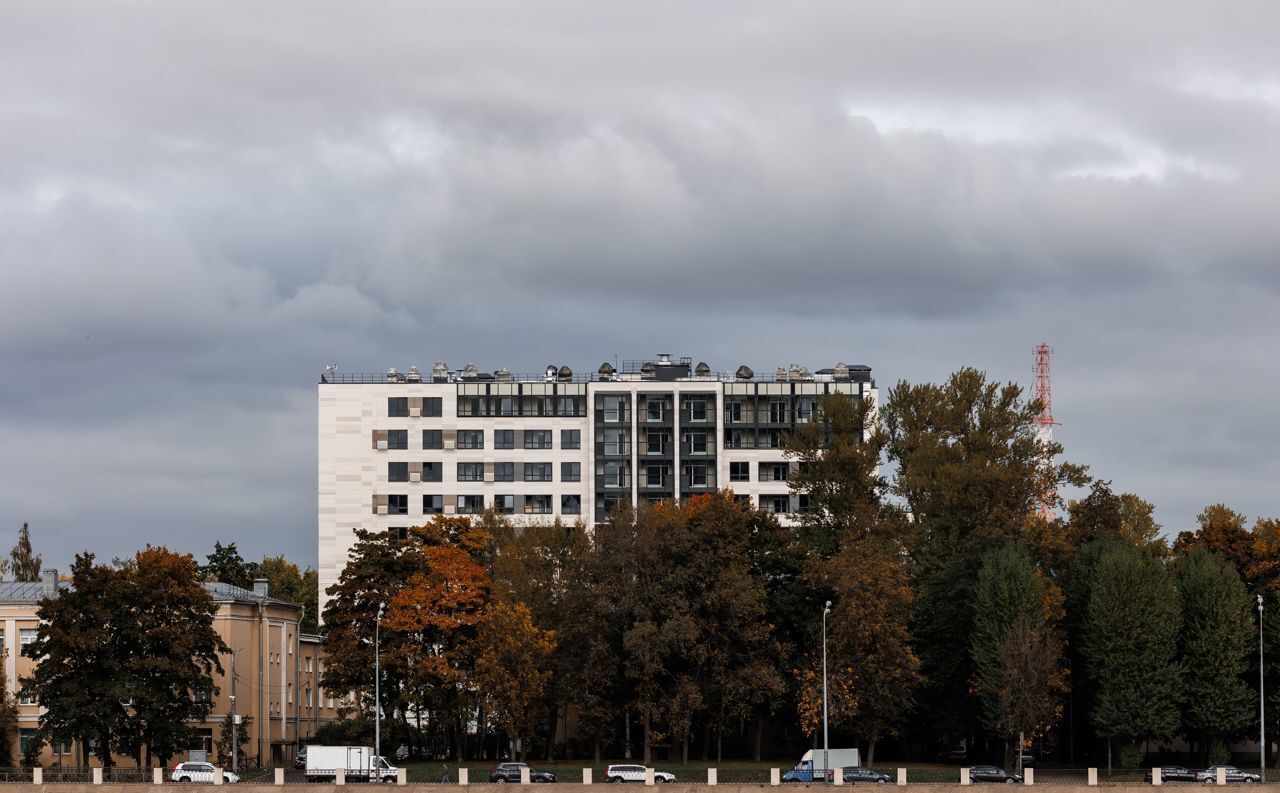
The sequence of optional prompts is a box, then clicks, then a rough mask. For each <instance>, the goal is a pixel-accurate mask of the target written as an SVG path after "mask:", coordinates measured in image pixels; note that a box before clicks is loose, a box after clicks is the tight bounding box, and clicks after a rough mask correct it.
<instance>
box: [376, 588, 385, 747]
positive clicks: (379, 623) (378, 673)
mask: <svg viewBox="0 0 1280 793" xmlns="http://www.w3.org/2000/svg"><path fill="white" fill-rule="evenodd" d="M385 607H386V604H385V603H379V604H378V616H377V618H376V619H375V620H374V623H373V753H374V754H375V755H377V756H378V757H382V662H381V659H380V658H379V656H380V655H381V654H382V653H381V651H380V649H379V646H378V645H379V642H380V640H381V636H380V635H379V629H380V628H381V627H382V610H383V609H384V608H385Z"/></svg>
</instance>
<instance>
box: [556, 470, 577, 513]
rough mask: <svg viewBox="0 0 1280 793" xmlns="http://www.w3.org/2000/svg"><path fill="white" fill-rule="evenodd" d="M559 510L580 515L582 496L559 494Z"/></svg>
mask: <svg viewBox="0 0 1280 793" xmlns="http://www.w3.org/2000/svg"><path fill="white" fill-rule="evenodd" d="M575 465H576V463H575ZM560 512H561V514H564V515H581V514H582V496H560Z"/></svg>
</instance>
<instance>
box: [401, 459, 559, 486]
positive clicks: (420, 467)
mask: <svg viewBox="0 0 1280 793" xmlns="http://www.w3.org/2000/svg"><path fill="white" fill-rule="evenodd" d="M518 465H519V466H520V468H519V469H517V463H458V464H457V477H458V479H457V481H459V482H516V481H521V482H553V481H555V479H554V478H553V476H552V473H553V471H554V463H519V464H518ZM486 466H488V467H491V468H492V469H493V474H492V477H491V478H486V476H485V468H486ZM443 469H444V464H443V463H440V462H422V463H387V481H388V482H441V481H443V478H442V473H443ZM517 470H519V471H520V472H521V477H520V479H518V480H517V479H516V471H517ZM581 479H582V463H573V462H568V463H560V481H561V482H578V481H580V480H581Z"/></svg>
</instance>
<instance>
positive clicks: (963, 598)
mask: <svg viewBox="0 0 1280 793" xmlns="http://www.w3.org/2000/svg"><path fill="white" fill-rule="evenodd" d="M1039 412H1040V404H1039V403H1038V402H1036V401H1035V400H1028V399H1024V398H1023V392H1022V388H1021V387H1020V386H1018V385H1016V384H1013V383H1008V384H1005V385H1003V386H1002V385H1000V384H997V383H991V382H987V380H986V376H985V375H984V374H983V373H982V372H979V371H977V370H974V369H962V370H960V371H958V372H956V373H955V374H953V375H951V377H950V378H949V379H948V380H947V382H946V383H944V384H942V385H933V384H923V385H911V384H909V383H905V382H903V383H899V384H898V385H897V386H895V387H894V388H893V390H892V391H890V393H889V398H888V400H887V402H886V404H885V406H884V409H883V410H882V411H881V417H882V421H883V424H884V431H885V433H886V435H887V443H886V451H887V453H888V457H889V459H890V461H891V462H893V463H896V465H897V472H896V474H895V475H894V477H893V480H892V483H891V491H892V492H893V493H894V494H895V495H896V496H898V497H899V498H900V499H902V501H903V503H904V505H905V509H906V511H907V512H908V514H910V515H911V528H912V531H913V534H914V537H913V539H912V543H911V545H912V551H913V554H914V558H915V561H916V567H915V571H916V588H917V597H916V603H915V608H914V612H915V616H914V631H913V633H914V637H915V640H916V644H917V647H918V651H919V654H920V662H921V671H922V673H923V674H924V677H925V680H926V684H925V686H924V689H923V691H922V699H923V700H925V701H928V702H929V703H930V708H929V710H928V713H927V715H926V716H925V717H926V718H927V722H925V723H922V724H920V725H919V727H920V730H921V731H927V732H936V733H942V734H943V735H944V736H947V735H949V736H960V735H965V734H968V732H969V730H970V729H972V728H974V727H976V724H975V718H974V716H975V715H976V714H978V713H980V712H981V709H980V708H978V707H976V703H975V702H974V701H973V699H972V697H971V694H970V682H971V680H972V679H973V663H972V656H971V655H970V654H969V653H967V652H957V651H956V648H961V647H967V646H968V638H969V635H970V633H971V630H972V625H973V616H974V612H973V590H974V583H975V581H976V580H977V576H978V570H979V569H980V568H981V566H982V560H983V558H984V557H985V555H986V554H987V552H989V551H991V550H993V549H996V548H999V547H1001V546H1003V545H1005V544H1006V543H1008V542H1009V541H1012V540H1020V539H1023V538H1024V537H1025V536H1026V535H1027V533H1028V529H1029V526H1031V525H1032V521H1033V520H1035V519H1034V518H1033V517H1032V516H1033V515H1034V513H1035V510H1036V507H1037V505H1038V503H1039V500H1040V498H1041V495H1042V494H1043V493H1046V492H1050V491H1056V490H1060V489H1061V488H1062V487H1064V486H1067V485H1080V484H1083V483H1084V482H1085V474H1084V468H1083V467H1081V466H1078V465H1073V464H1070V463H1061V462H1055V458H1057V457H1058V456H1059V455H1060V454H1061V453H1062V447H1061V446H1060V445H1059V444H1057V443H1056V442H1052V441H1046V440H1045V439H1044V438H1043V437H1042V436H1041V435H1040V433H1039V432H1038V427H1037V425H1036V417H1037V415H1038V414H1039ZM922 715H924V714H922Z"/></svg>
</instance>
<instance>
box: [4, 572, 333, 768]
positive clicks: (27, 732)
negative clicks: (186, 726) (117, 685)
mask: <svg viewBox="0 0 1280 793" xmlns="http://www.w3.org/2000/svg"><path fill="white" fill-rule="evenodd" d="M61 586H66V584H65V583H60V582H59V580H58V574H57V571H55V570H49V571H46V572H45V574H44V577H43V579H42V580H41V581H34V582H3V583H0V648H3V651H4V664H5V685H6V689H7V691H8V694H9V696H11V697H13V699H14V701H15V702H17V704H18V735H17V738H16V740H15V742H14V746H13V757H14V758H15V760H16V759H17V758H20V757H21V756H22V754H23V753H24V752H25V751H26V748H27V744H28V742H29V741H32V740H34V739H35V735H36V730H37V729H38V727H39V724H40V703H38V702H36V701H35V700H34V699H32V698H30V697H27V696H25V695H24V694H23V691H22V686H21V678H23V677H26V676H28V675H30V674H31V672H32V669H33V668H34V666H35V664H36V661H35V660H33V659H31V658H27V657H26V656H24V655H22V647H23V646H25V645H26V644H28V643H30V642H32V641H35V638H36V631H37V629H38V627H39V623H40V621H39V619H37V617H36V611H37V609H38V608H39V604H40V601H41V600H42V599H44V598H45V597H49V596H51V595H56V594H57V592H58V589H59V587H61ZM205 588H206V589H207V590H208V592H209V594H210V595H211V596H212V597H213V600H214V603H215V604H216V605H217V612H216V613H215V615H214V629H215V630H216V631H217V632H218V635H219V636H221V637H222V640H223V642H225V643H226V645H227V647H229V648H231V650H232V652H230V653H227V654H226V655H224V656H223V657H222V658H221V662H222V668H223V674H221V675H215V678H214V684H215V685H216V686H217V688H218V693H217V695H216V696H215V697H214V700H213V709H212V711H211V712H210V714H209V717H208V718H207V719H206V720H204V721H203V722H201V723H200V724H197V725H193V726H194V727H195V730H196V735H197V740H196V742H195V745H193V746H192V747H190V748H191V750H192V751H193V752H204V753H205V756H206V757H207V758H208V759H209V760H210V761H214V762H220V763H223V764H224V765H226V766H228V767H229V766H230V763H231V758H229V757H226V758H223V757H219V756H218V754H217V751H216V749H215V745H216V743H217V740H218V737H219V735H220V733H221V729H222V724H223V721H224V720H225V719H226V717H227V715H228V714H230V713H233V712H234V713H236V714H238V715H240V716H242V717H249V719H248V732H249V742H248V744H246V745H245V746H244V748H243V752H244V756H245V760H246V761H247V762H248V763H249V764H253V765H256V764H258V763H259V762H261V763H262V764H263V765H267V764H273V763H274V764H279V763H282V762H288V761H290V760H291V759H292V758H293V756H294V751H295V747H296V745H297V744H298V742H299V739H301V742H302V743H306V742H307V739H308V737H310V736H311V735H312V734H314V733H315V731H316V730H317V729H318V728H319V727H320V725H322V724H325V723H327V722H329V721H333V720H335V719H336V718H337V706H338V705H339V704H340V703H339V702H338V700H337V698H336V697H334V696H333V695H332V694H330V693H329V692H327V691H325V690H324V689H323V688H321V686H320V674H321V672H322V670H323V663H324V660H323V655H322V653H321V644H320V637H319V636H314V635H310V634H304V633H302V632H300V631H299V630H298V624H299V622H300V621H301V619H302V606H299V605H296V604H294V603H288V602H286V601H283V600H279V599H277V598H273V597H271V596H270V594H269V592H268V589H267V582H266V581H262V580H259V581H257V582H255V584H254V588H253V589H252V590H249V589H242V588H240V587H235V586H231V585H230V584H220V583H209V584H205ZM233 657H234V661H233ZM233 670H234V677H233V676H232V673H233ZM232 697H235V700H234V706H233V704H232V703H233V700H232ZM80 757H81V752H80V747H79V746H75V745H71V744H67V745H62V746H45V747H44V748H43V749H42V750H41V753H40V763H41V765H43V766H46V767H48V766H54V765H62V766H74V765H76V764H77V763H78V762H79V760H80ZM179 759H184V760H185V759H188V758H187V757H182V758H179ZM116 761H117V764H118V765H120V766H123V767H128V766H130V765H132V764H133V760H132V758H128V757H117V758H116ZM90 764H91V765H97V764H98V763H97V761H96V760H92V759H91V760H90Z"/></svg>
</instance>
